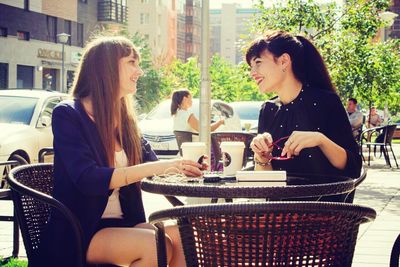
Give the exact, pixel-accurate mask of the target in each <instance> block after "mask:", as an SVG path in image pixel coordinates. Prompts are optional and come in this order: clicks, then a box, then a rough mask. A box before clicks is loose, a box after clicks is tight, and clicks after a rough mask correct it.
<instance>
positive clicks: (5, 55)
mask: <svg viewBox="0 0 400 267" xmlns="http://www.w3.org/2000/svg"><path fill="white" fill-rule="evenodd" d="M126 14H127V8H126V0H111V1H107V0H97V1H94V0H0V88H43V89H50V90H61V87H62V84H64V90H63V91H66V90H67V89H68V88H70V86H71V85H72V81H73V76H74V72H75V70H76V67H77V65H78V62H79V60H80V55H81V51H82V48H83V46H84V44H85V43H86V41H87V40H88V39H89V37H90V35H91V33H92V32H94V31H95V30H96V28H101V27H102V25H104V24H109V23H112V24H113V25H122V24H123V23H125V22H126ZM60 33H66V34H68V35H70V37H69V38H68V41H67V43H66V44H65V45H64V54H63V53H62V49H63V45H62V44H61V43H60V41H59V39H58V38H57V35H58V34H60ZM63 63H64V64H63ZM62 65H64V75H62V70H63V68H62ZM62 77H64V81H63V82H62Z"/></svg>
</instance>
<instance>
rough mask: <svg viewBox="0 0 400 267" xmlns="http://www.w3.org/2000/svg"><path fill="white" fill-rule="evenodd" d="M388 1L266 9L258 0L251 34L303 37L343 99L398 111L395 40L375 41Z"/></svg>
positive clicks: (399, 58) (308, 1)
mask: <svg viewBox="0 0 400 267" xmlns="http://www.w3.org/2000/svg"><path fill="white" fill-rule="evenodd" d="M388 4H389V0H347V1H346V3H345V4H344V5H343V6H340V5H337V4H336V3H335V2H333V3H327V4H318V3H316V2H315V1H314V0H287V1H284V2H282V1H280V2H278V3H277V4H275V5H273V6H272V7H271V8H266V7H265V5H264V1H263V0H259V2H258V4H257V8H259V9H260V10H261V12H260V13H259V15H258V16H256V18H255V21H254V24H253V25H254V26H253V32H255V33H258V34H260V33H262V32H264V31H266V30H271V29H281V30H286V31H289V32H291V33H293V34H303V35H307V36H308V37H309V38H310V39H311V40H312V41H313V42H314V44H315V45H316V46H317V47H318V48H319V50H320V51H321V54H322V55H323V57H324V58H325V61H326V63H327V66H328V69H329V71H330V74H331V76H332V80H333V82H334V84H335V86H336V88H337V90H338V92H339V94H340V95H341V97H342V99H343V100H345V99H346V98H348V97H350V96H352V97H356V98H358V100H359V102H361V104H362V105H363V106H364V107H367V106H368V104H369V103H370V101H372V102H374V103H375V105H377V106H378V107H379V108H381V109H382V108H383V106H384V105H385V103H387V104H388V106H389V109H390V110H391V111H392V112H396V111H399V109H400V105H399V104H400V94H399V92H400V84H399V81H400V79H399V78H400V77H399V75H400V65H399V64H400V54H399V40H390V41H387V42H376V41H374V39H375V37H376V34H377V32H378V30H379V28H381V27H383V26H384V25H383V22H382V20H381V18H380V16H379V14H380V12H382V11H384V10H386V8H387V7H388Z"/></svg>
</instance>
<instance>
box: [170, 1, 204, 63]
mask: <svg viewBox="0 0 400 267" xmlns="http://www.w3.org/2000/svg"><path fill="white" fill-rule="evenodd" d="M176 1H177V2H176V12H177V54H176V57H177V58H178V59H180V60H182V61H186V60H187V59H188V58H190V57H194V56H197V57H200V52H201V0H176Z"/></svg>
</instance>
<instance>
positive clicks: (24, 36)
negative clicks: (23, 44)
mask: <svg viewBox="0 0 400 267" xmlns="http://www.w3.org/2000/svg"><path fill="white" fill-rule="evenodd" d="M17 37H18V40H24V41H29V32H23V31H17Z"/></svg>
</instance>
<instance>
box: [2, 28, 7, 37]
mask: <svg viewBox="0 0 400 267" xmlns="http://www.w3.org/2000/svg"><path fill="white" fill-rule="evenodd" d="M7 35H8V31H7V28H4V27H0V36H1V37H7Z"/></svg>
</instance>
